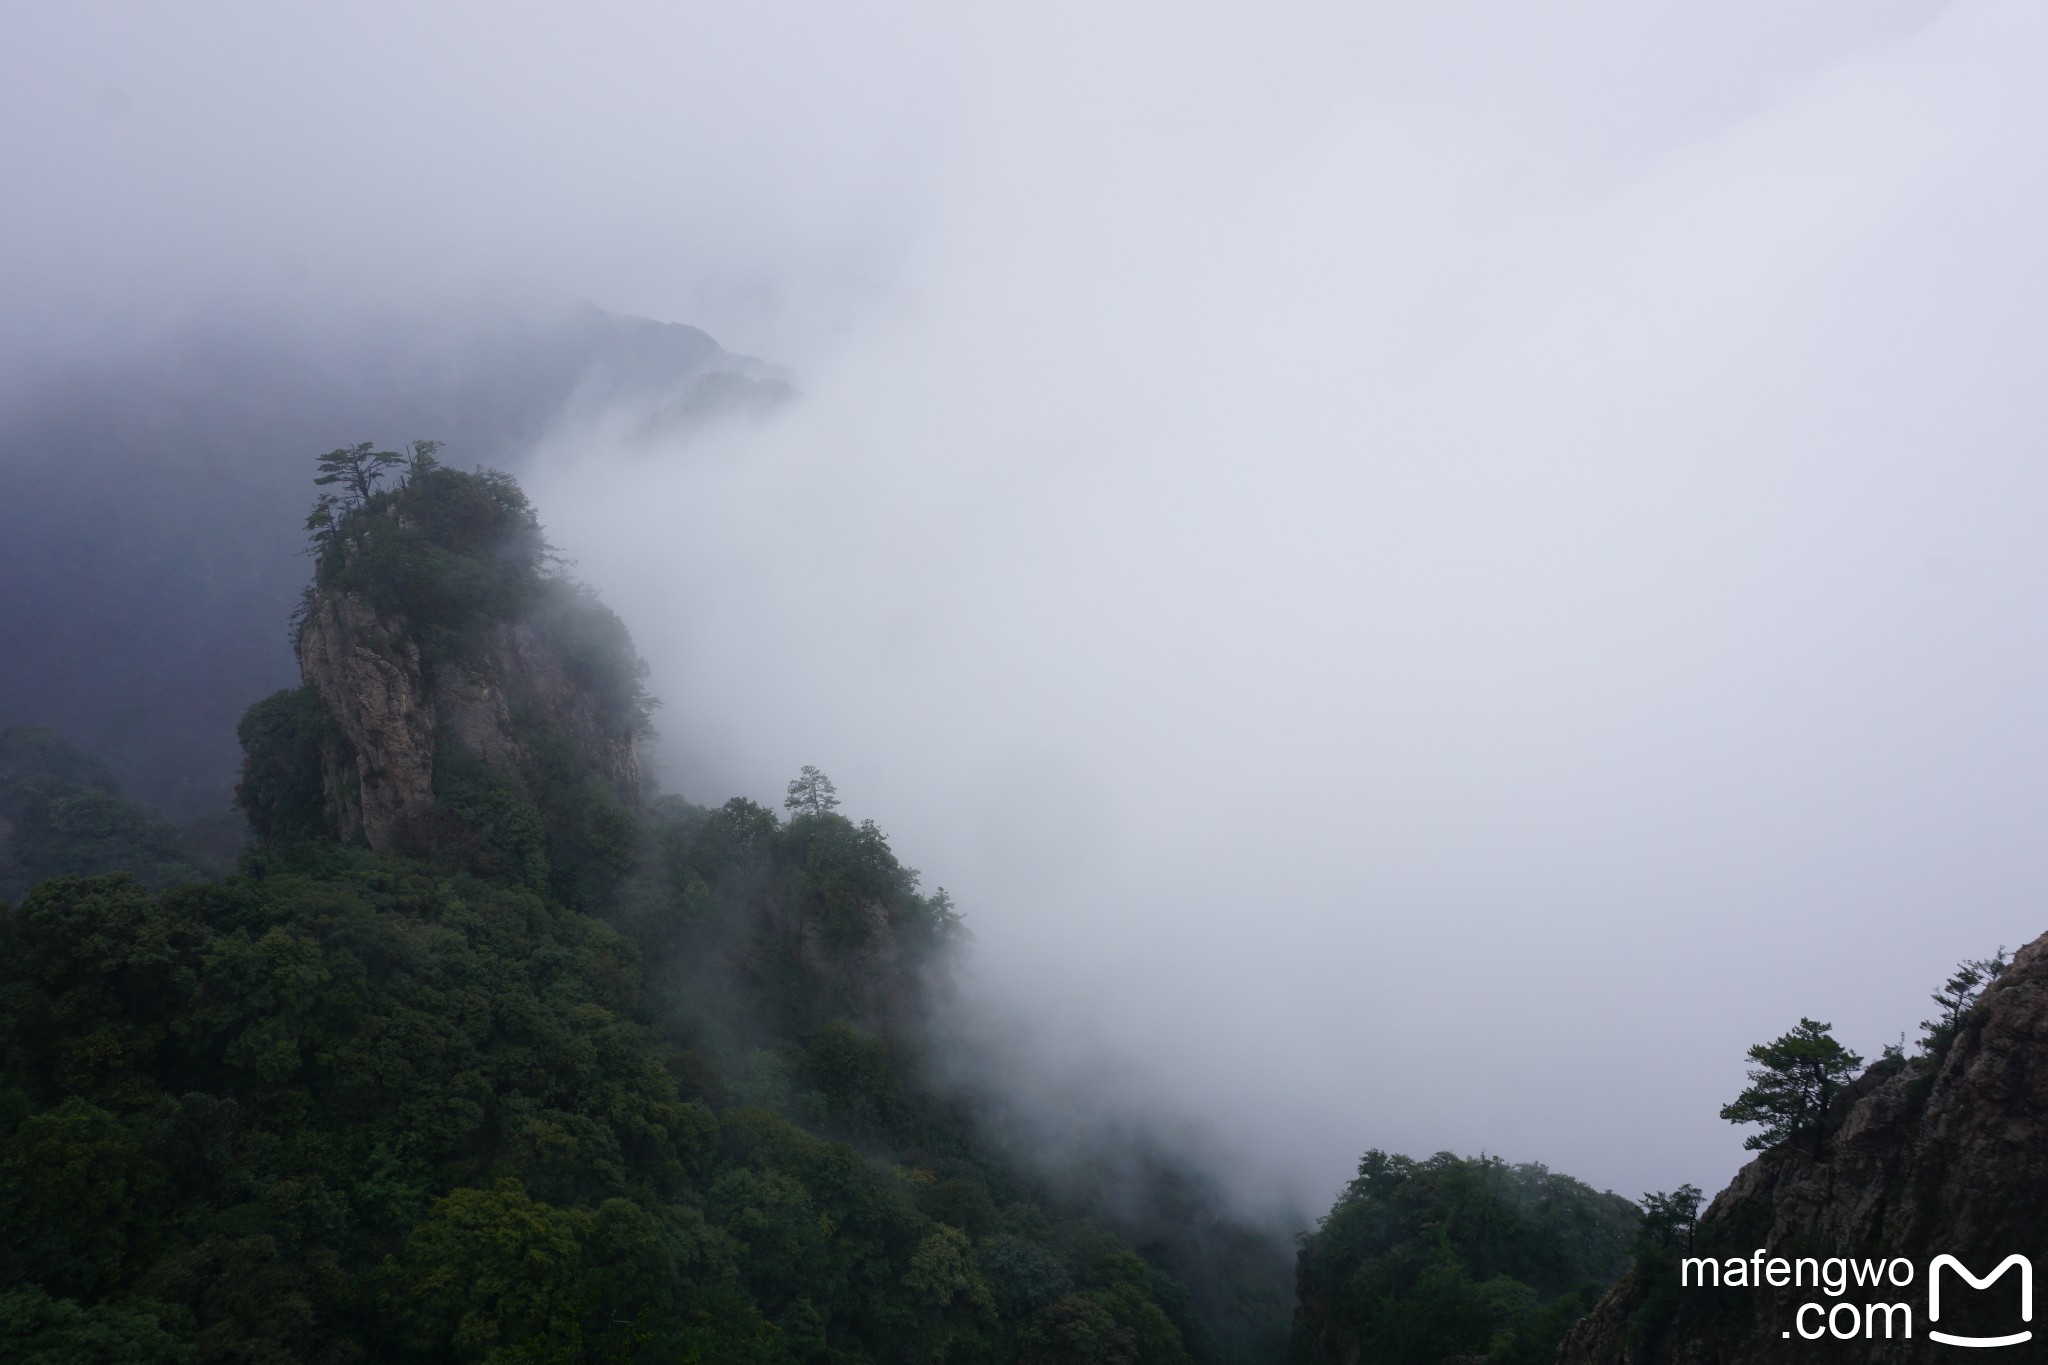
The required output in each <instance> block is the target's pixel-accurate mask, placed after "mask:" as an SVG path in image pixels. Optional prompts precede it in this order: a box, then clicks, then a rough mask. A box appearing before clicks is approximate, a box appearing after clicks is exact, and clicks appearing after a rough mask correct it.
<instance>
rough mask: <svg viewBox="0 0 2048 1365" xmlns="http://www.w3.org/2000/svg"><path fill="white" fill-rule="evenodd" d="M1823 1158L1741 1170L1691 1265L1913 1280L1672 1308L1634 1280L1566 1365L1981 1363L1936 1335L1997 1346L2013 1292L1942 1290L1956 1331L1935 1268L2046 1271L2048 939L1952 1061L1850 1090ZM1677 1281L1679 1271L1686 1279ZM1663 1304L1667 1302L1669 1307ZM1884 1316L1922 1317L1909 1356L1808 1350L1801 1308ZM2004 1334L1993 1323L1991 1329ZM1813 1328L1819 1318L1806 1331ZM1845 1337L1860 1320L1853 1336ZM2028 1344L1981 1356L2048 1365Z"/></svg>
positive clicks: (2021, 962)
mask: <svg viewBox="0 0 2048 1365" xmlns="http://www.w3.org/2000/svg"><path fill="white" fill-rule="evenodd" d="M1845 1098H1846V1102H1847V1112H1846V1113H1845V1114H1843V1116H1842V1126H1841V1128H1840V1129H1839V1131H1838V1132H1837V1133H1836V1135H1835V1138H1834V1141H1833V1144H1832V1148H1831V1150H1830V1151H1829V1153H1828V1155H1827V1157H1826V1159H1824V1160H1820V1161H1815V1160H1814V1159H1812V1157H1811V1156H1809V1155H1807V1154H1806V1153H1804V1152H1795V1151H1778V1152H1771V1153H1767V1154H1766V1155H1764V1156H1761V1157H1759V1158H1757V1159H1756V1160H1754V1161H1752V1162H1750V1163H1749V1165H1747V1166H1745V1167H1744V1168H1743V1169H1742V1171H1741V1172H1740V1173H1738V1174H1737V1176H1736V1177H1735V1179H1734V1181H1733V1182H1732V1183H1731V1184H1730V1185H1729V1186H1728V1188H1727V1189H1725V1190H1723V1191H1722V1192H1721V1193H1720V1194H1719V1195H1718V1196H1716V1197H1715V1199H1714V1200H1713V1202H1712V1203H1711V1204H1710V1205H1709V1206H1708V1208H1707V1209H1706V1211H1705V1212H1704V1213H1703V1214H1702V1216H1701V1219H1700V1223H1699V1227H1698V1231H1697V1233H1696V1235H1695V1245H1694V1252H1695V1253H1696V1254H1698V1255H1701V1256H1716V1257H1723V1258H1725V1257H1730V1256H1741V1257H1748V1256H1750V1255H1751V1254H1752V1252H1753V1251H1754V1250H1755V1249H1756V1248H1759V1247H1761V1248H1766V1249H1767V1252H1768V1254H1769V1255H1772V1256H1786V1257H1796V1256H1811V1257H1815V1258H1827V1257H1846V1258H1854V1259H1857V1260H1862V1259H1865V1258H1880V1257H1881V1258H1885V1259H1887V1260H1889V1259H1890V1258H1894V1257H1903V1258H1905V1259H1906V1260H1907V1261H1908V1262H1910V1263H1911V1266H1912V1267H1913V1276H1912V1280H1911V1283H1910V1285H1908V1286H1907V1287H1904V1288H1900V1287H1897V1286H1895V1285H1887V1286H1886V1287H1885V1289H1884V1290H1883V1291H1882V1293H1873V1292H1869V1291H1858V1290H1856V1289H1853V1288H1852V1289H1851V1290H1849V1291H1848V1292H1847V1293H1846V1294H1845V1295H1843V1296H1840V1297H1837V1296H1832V1295H1829V1294H1827V1293H1825V1292H1821V1291H1817V1290H1816V1289H1815V1288H1814V1287H1813V1286H1812V1285H1811V1284H1808V1285H1807V1286H1805V1287H1795V1286H1785V1287H1775V1288H1774V1287H1770V1286H1769V1285H1765V1286H1763V1287H1757V1288H1750V1287H1744V1288H1740V1289H1721V1290H1703V1289H1698V1288H1688V1289H1683V1290H1679V1291H1677V1297H1676V1298H1674V1297H1673V1291H1672V1289H1671V1287H1670V1286H1668V1285H1667V1286H1659V1285H1656V1284H1651V1283H1648V1282H1646V1276H1645V1272H1644V1270H1642V1269H1640V1268H1639V1269H1638V1270H1635V1271H1632V1272H1630V1274H1629V1275H1628V1276H1626V1277H1624V1278H1623V1279H1622V1281H1621V1282H1620V1283H1619V1284H1617V1285H1616V1286H1615V1288H1614V1290H1613V1291H1612V1292H1610V1293H1609V1294H1608V1296H1607V1297H1606V1298H1605V1299H1604V1300H1603V1301H1602V1302H1601V1303H1600V1305H1599V1306H1598V1307H1597V1308H1595V1310H1594V1311H1593V1312H1592V1313H1591V1314H1589V1315H1588V1316H1587V1317H1586V1318H1584V1319H1582V1320H1581V1321H1580V1322H1579V1323H1578V1325H1577V1326H1576V1327H1574V1328H1573V1330H1572V1332H1571V1334H1570V1335H1569V1336H1568V1337H1567V1338H1566V1339H1565V1342H1564V1344H1563V1346H1562V1348H1561V1349H1560V1352H1559V1356H1558V1360H1559V1362H1560V1365H1778V1363H1779V1362H1783V1363H1784V1365H1792V1363H1793V1362H1810V1361H1814V1360H1837V1359H1839V1360H1857V1361H1872V1362H1883V1363H1885V1365H1891V1363H1892V1362H1899V1363H1901V1365H1903V1363H1904V1362H1919V1361H1936V1360H1943V1359H1949V1360H1952V1359H1955V1358H1957V1357H1958V1356H1962V1355H1969V1354H1973V1353H1971V1352H1965V1351H1961V1350H1959V1349H1958V1348H1957V1347H1954V1346H1948V1345H1942V1344H1939V1343H1936V1342H1933V1341H1931V1340H1930V1339H1929V1338H1928V1336H1927V1332H1928V1329H1929V1327H1930V1325H1932V1326H1935V1327H1938V1328H1943V1329H1947V1330H1949V1331H1951V1332H1968V1331H1970V1330H1971V1329H1970V1327H1969V1326H1968V1325H1963V1326H1958V1325H1957V1324H1958V1323H1959V1322H1960V1323H1964V1324H1968V1323H1970V1322H1971V1321H1972V1315H1973V1314H1975V1315H1976V1317H1978V1318H1981V1319H1982V1320H1983V1323H1984V1324H1985V1326H1984V1327H1983V1328H1982V1330H1983V1331H1985V1332H1987V1333H1991V1332H1996V1331H1998V1330H2000V1326H1999V1325H1997V1324H2002V1330H2004V1331H2006V1332H2011V1331H2014V1330H2017V1329H2019V1328H2025V1327H2027V1326H2029V1324H2025V1323H2019V1322H2017V1303H2018V1291H2017V1286H2016V1284H2015V1281H2016V1279H2017V1276H2015V1275H2013V1274H2011V1273H2008V1274H2007V1275H2006V1276H2005V1278H2004V1281H2003V1283H2002V1285H2000V1286H1998V1287H1995V1289H1994V1290H1986V1291H1984V1292H1983V1293H1981V1294H1978V1293H1975V1292H1965V1291H1964V1290H1963V1289H1962V1287H1961V1285H1960V1282H1959V1281H1951V1282H1950V1283H1951V1284H1953V1285H1955V1286H1956V1288H1955V1289H1954V1290H1950V1289H1947V1288H1945V1289H1944V1294H1945V1295H1946V1296H1947V1297H1946V1298H1945V1302H1944V1309H1943V1318H1942V1320H1941V1321H1940V1322H1939V1323H1936V1324H1930V1323H1929V1322H1928V1321H1927V1316H1926V1308H1927V1306H1928V1303H1927V1279H1928V1271H1929V1264H1930V1262H1931V1261H1932V1259H1933V1258H1934V1257H1936V1256H1938V1255H1942V1254H1944V1253H1946V1254H1950V1255H1954V1256H1957V1257H1959V1258H1961V1259H1962V1260H1963V1261H1964V1262H1965V1263H1966V1264H1968V1265H1970V1266H1971V1267H1972V1268H1973V1269H1974V1270H1975V1271H1976V1272H1977V1273H1978V1274H1985V1273H1988V1272H1989V1271H1990V1270H1991V1269H1992V1268H1993V1267H1994V1266H1995V1265H1997V1264H1998V1263H1999V1262H2000V1261H2002V1260H2003V1259H2004V1258H2005V1257H2006V1256H2008V1255H2011V1254H2014V1253H2018V1254H2021V1255H2024V1256H2026V1257H2028V1258H2030V1260H2031V1264H2032V1269H2033V1272H2034V1273H2037V1274H2038V1273H2040V1272H2041V1271H2043V1270H2048V935H2044V936H2043V937H2042V938H2039V939H2036V940H2035V941H2034V942H2032V943H2030V944H2028V945H2027V946H2026V947H2025V948H2023V949H2021V950H2020V952H2019V954H2018V955H2017V956H2016V957H2015V958H2014V960H2013V962H2012V964H2011V965H2010V966H2009V967H2007V968H2006V970H2005V971H2004V972H2003V973H2001V974H2000V975H1999V976H1998V977H1997V978H1996V979H1995V980H1994V981H1993V982H1992V983H1991V984H1990V985H1988V986H1987V987H1986V988H1985V990H1984V993H1983V996H1982V997H1981V998H1980V1000H1979V1001H1978V1003H1977V1005H1976V1006H1975V1008H1974V1009H1973V1010H1972V1011H1971V1013H1970V1014H1969V1016H1968V1017H1967V1018H1966V1019H1965V1020H1964V1022H1963V1025H1962V1027H1961V1028H1960V1029H1959V1030H1958V1032H1957V1035H1956V1038H1955V1041H1954V1043H1953V1044H1952V1045H1951V1047H1950V1048H1949V1050H1948V1051H1947V1053H1946V1054H1945V1055H1944V1056H1942V1057H1941V1058H1940V1059H1939V1062H1938V1063H1936V1062H1934V1061H1930V1060H1927V1059H1919V1060H1915V1061H1913V1062H1910V1063H1908V1064H1907V1065H1906V1066H1905V1067H1903V1068H1902V1069H1897V1070H1895V1072H1894V1073H1893V1074H1889V1075H1885V1074H1882V1073H1881V1072H1879V1071H1877V1070H1873V1071H1872V1072H1871V1073H1868V1074H1866V1076H1865V1077H1864V1078H1863V1079H1862V1080H1861V1081H1859V1082H1858V1083H1857V1085H1856V1086H1855V1087H1852V1090H1851V1093H1850V1094H1849V1095H1848V1096H1846V1097H1845ZM1673 1273H1674V1274H1675V1271H1674V1272H1673ZM1660 1298H1661V1303H1660V1302H1659V1300H1660ZM1879 1298H1882V1299H1887V1300H1891V1301H1895V1302H1904V1303H1906V1304H1908V1305H1909V1306H1910V1307H1911V1309H1912V1311H1913V1318H1914V1322H1913V1330H1914V1335H1913V1337H1912V1339H1910V1340H1907V1339H1904V1338H1902V1337H1893V1338H1890V1339H1886V1338H1884V1337H1882V1336H1879V1337H1877V1338H1876V1339H1865V1338H1864V1337H1862V1336H1858V1337H1857V1338H1856V1339H1853V1340H1837V1339H1836V1338H1835V1337H1834V1336H1832V1335H1829V1336H1824V1337H1822V1338H1819V1339H1811V1340H1809V1339H1804V1338H1802V1337H1801V1336H1800V1335H1799V1333H1798V1332H1797V1331H1795V1330H1793V1329H1794V1326H1795V1316H1796V1314H1797V1313H1798V1311H1799V1308H1800V1306H1801V1305H1802V1304H1804V1303H1808V1302H1816V1301H1817V1302H1819V1303H1820V1304H1821V1305H1822V1306H1823V1309H1826V1308H1829V1307H1832V1306H1833V1305H1834V1304H1836V1303H1840V1302H1856V1303H1862V1302H1865V1301H1870V1300H1874V1299H1879ZM1994 1320H1997V1324H1994ZM1817 1321H1818V1317H1817V1315H1813V1314H1809V1316H1808V1318H1807V1319H1806V1324H1805V1325H1806V1326H1807V1327H1808V1328H1809V1329H1811V1328H1813V1327H1814V1325H1815V1324H1816V1322H1817ZM1841 1321H1842V1323H1843V1325H1845V1326H1846V1321H1847V1315H1846V1314H1844V1315H1843V1316H1842V1319H1841ZM2031 1329H2032V1331H2033V1334H2034V1337H2033V1340H2032V1341H2031V1342H2029V1343H2024V1344H2020V1345H2019V1346H2018V1347H2017V1348H2016V1349H2002V1350H1991V1351H1983V1352H1977V1353H1974V1354H1977V1355H1981V1356H1983V1357H1985V1358H1988V1359H2012V1360H2015V1361H2017V1360H2023V1359H2024V1360H2044V1359H2048V1319H2043V1318H2042V1317H2041V1316H2040V1315H2038V1314H2037V1316H2036V1319H2035V1321H2034V1322H2033V1323H2032V1324H2031Z"/></svg>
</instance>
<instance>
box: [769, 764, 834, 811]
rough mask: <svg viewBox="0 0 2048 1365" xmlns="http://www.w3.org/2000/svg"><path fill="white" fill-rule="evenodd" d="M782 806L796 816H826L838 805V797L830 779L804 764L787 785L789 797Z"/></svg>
mask: <svg viewBox="0 0 2048 1365" xmlns="http://www.w3.org/2000/svg"><path fill="white" fill-rule="evenodd" d="M782 805H783V808H784V809H785V810H790V811H794V812H795V813H796V814H798V815H828V814H830V813H831V812H832V811H833V810H834V809H835V808H836V807H837V806H838V805H839V797H838V796H837V795H836V794H835V788H834V787H833V786H832V779H831V778H829V777H827V776H825V774H823V773H821V772H819V771H818V770H817V769H816V768H813V767H812V766H811V765H810V764H808V763H806V764H804V767H803V771H802V772H800V773H798V774H797V777H796V780H795V781H794V782H791V783H790V784H789V796H788V798H787V799H785V800H784V801H783V803H782Z"/></svg>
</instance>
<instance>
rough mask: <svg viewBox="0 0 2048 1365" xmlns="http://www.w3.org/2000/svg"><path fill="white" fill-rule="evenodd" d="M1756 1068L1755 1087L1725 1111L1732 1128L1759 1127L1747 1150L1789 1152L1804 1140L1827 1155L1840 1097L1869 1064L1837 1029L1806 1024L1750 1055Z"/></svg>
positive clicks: (1747, 1142) (1805, 1021) (1810, 1021)
mask: <svg viewBox="0 0 2048 1365" xmlns="http://www.w3.org/2000/svg"><path fill="white" fill-rule="evenodd" d="M1749 1059H1750V1061H1752V1062H1754V1063H1755V1065H1754V1066H1752V1067H1751V1068H1750V1070H1749V1085H1748V1087H1747V1088H1746V1089H1744V1090H1743V1092H1742V1093H1741V1094H1740V1095H1737V1096H1736V1097H1735V1099H1734V1100H1733V1101H1731V1102H1730V1103H1728V1104H1725V1105H1723V1106H1722V1107H1721V1117H1722V1118H1724V1119H1726V1120H1728V1121H1729V1122H1730V1123H1754V1124H1758V1125H1760V1126H1761V1129H1762V1131H1760V1132H1756V1133H1752V1134H1750V1135H1749V1136H1748V1137H1747V1138H1746V1139H1744V1141H1743V1144H1742V1145H1743V1146H1744V1147H1746V1148H1748V1149H1750V1150H1751V1151H1760V1150H1768V1149H1771V1148H1776V1147H1783V1146H1786V1145H1788V1144H1790V1143H1792V1142H1795V1141H1797V1140H1799V1139H1800V1138H1802V1137H1804V1138H1808V1139H1810V1140H1811V1141H1812V1143H1813V1155H1814V1156H1815V1157H1816V1158H1818V1157H1820V1156H1821V1155H1822V1152H1823V1150H1824V1144H1825V1142H1826V1139H1827V1133H1828V1110H1829V1107H1830V1105H1831V1104H1832V1103H1833V1101H1834V1097H1835V1092H1836V1091H1837V1090H1839V1089H1840V1088H1841V1086H1842V1085H1843V1084H1844V1083H1845V1082H1847V1081H1848V1080H1849V1078H1850V1077H1852V1076H1854V1075H1855V1074H1856V1069H1857V1068H1858V1067H1860V1066H1862V1065H1863V1059H1862V1058H1861V1057H1859V1056H1857V1055H1856V1054H1855V1053H1853V1052H1851V1051H1849V1049H1847V1048H1845V1047H1843V1046H1842V1045H1841V1043H1839V1042H1837V1041H1836V1040H1835V1037H1834V1033H1833V1026H1832V1025H1830V1024H1823V1023H1820V1022H1818V1021H1816V1020H1813V1019H1801V1020H1800V1021H1799V1024H1798V1026H1797V1027H1796V1028H1794V1029H1792V1030H1791V1031H1790V1032H1788V1033H1785V1034H1783V1035H1781V1036H1779V1037H1777V1038H1774V1039H1772V1040H1771V1041H1770V1042H1768V1043H1758V1044H1757V1045H1756V1046H1755V1047H1752V1048H1751V1049H1750V1050H1749Z"/></svg>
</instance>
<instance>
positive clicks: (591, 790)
mask: <svg viewBox="0 0 2048 1365" xmlns="http://www.w3.org/2000/svg"><path fill="white" fill-rule="evenodd" d="M330 466H332V467H333V468H335V469H339V470H342V471H343V473H342V474H338V475H336V477H335V479H330V480H328V482H329V483H334V482H336V481H337V480H341V479H344V478H345V479H346V480H348V481H349V483H350V484H353V485H354V487H353V491H352V495H351V496H349V497H347V498H343V497H340V496H335V495H329V496H327V497H323V498H322V500H321V502H320V503H319V504H318V505H317V506H316V507H315V508H314V512H313V515H312V518H311V519H310V520H309V522H308V525H309V527H310V528H311V529H312V530H313V531H314V552H315V559H316V566H315V570H314V576H313V582H312V584H311V585H310V586H309V587H308V589H307V591H306V595H305V598H304V601H303V604H302V607H301V610H300V614H299V617H298V623H297V632H296V644H297V651H298V662H299V670H300V675H301V677H302V679H303V681H302V684H301V686H300V687H299V688H298V689H297V690H295V691H292V692H281V693H278V694H277V695H276V696H273V697H271V698H269V699H268V700H266V701H264V702H262V703H259V704H258V705H257V706H255V707H253V708H251V710H250V712H249V714H248V715H247V716H246V717H245V718H244V720H243V724H242V727H241V735H242V741H243V746H244V751H245V762H244V767H243V781H242V785H241V787H240V789H239V791H240V796H241V799H242V804H243V807H244V809H245V810H246V811H247V812H248V814H249V818H250V821H251V824H252V825H253V826H254V828H255V830H256V833H257V835H258V837H259V838H260V839H261V840H262V841H263V842H264V843H266V844H268V845H271V846H273V847H285V846H288V845H290V844H292V843H293V842H294V841H296V840H300V839H304V838H307V837H320V836H325V837H328V838H332V839H338V840H340V841H341V842H343V843H362V844H367V845H368V846H369V847H370V848H372V849H374V850H376V851H378V852H381V853H402V854H406V855H409V856H414V857H424V858H429V859H433V860H437V861H442V862H446V863H453V864H459V865H462V866H466V867H468V868H469V869H470V870H472V871H474V872H477V873H479V874H480V875H486V876H507V877H510V878H512V879H514V880H518V881H524V882H526V883H527V884H529V885H531V886H533V887H535V888H536V889H539V888H540V887H542V886H543V885H551V886H552V887H553V889H554V891H555V892H556V893H557V894H559V895H561V896H563V897H564V898H566V899H568V900H569V901H571V902H572V903H580V902H582V901H584V900H588V899H589V898H590V897H592V896H594V895H596V894H598V893H599V891H600V889H601V887H602V886H603V885H604V884H606V882H607V880H608V879H611V878H615V877H616V876H617V875H619V874H620V873H621V872H622V871H623V868H624V866H625V865H626V862H627V861H628V853H629V848H630V845H631V841H632V837H633V827H634V817H633V812H634V811H635V810H636V809H637V808H638V807H639V806H640V805H641V802H642V797H643V785H644V784H643V778H642V772H641V765H640V756H639V747H638V746H639V740H640V737H641V735H642V734H644V733H645V731H646V726H647V718H648V712H649V708H650V707H651V705H652V702H651V701H650V700H649V699H648V697H647V696H646V694H645V693H644V691H643V690H642V688H641V680H642V678H643V677H644V675H645V672H646V669H645V666H644V665H643V664H642V663H641V662H640V659H639V656H638V655H637V654H636V653H635V652H634V649H633V644H632V640H631V639H630V638H629V637H628V636H627V634H626V630H625V627H624V626H623V625H622V624H621V623H620V622H619V620H618V618H617V617H616V616H614V615H613V614H612V613H611V612H609V611H608V610H606V609H605V607H604V606H603V605H602V604H601V603H599V602H598V601H597V600H596V598H595V597H594V596H593V595H592V594H591V593H589V592H588V591H587V590H585V589H583V588H582V587H580V586H578V585H577V584H576V583H574V582H573V581H571V580H570V579H568V578H566V577H565V576H564V575H562V574H561V573H560V571H559V569H558V567H557V565H556V562H555V560H554V558H553V554H552V551H551V550H550V549H549V548H548V545H547V543H546V541H545V539H544V538H543V537H542V535H541V530H540V526H539V523H538V522H537V521H536V519H535V517H534V515H533V511H532V508H531V507H530V506H529V505H528V503H527V501H526V498H525V495H524V494H523V493H521V492H520V490H519V487H518V485H517V484H516V483H514V482H513V481H512V480H511V479H510V478H508V477H506V476H504V475H502V474H495V473H491V472H489V471H477V472H475V473H458V472H456V471H454V470H450V469H447V468H444V467H442V466H441V465H440V464H439V463H438V462H437V461H436V460H435V459H434V448H433V447H432V446H430V445H423V446H418V447H415V449H414V451H413V455H412V457H411V458H410V461H409V462H408V461H405V460H403V459H402V457H400V456H397V455H386V454H382V453H379V452H374V451H371V450H370V448H369V447H368V446H363V447H360V448H356V449H352V450H343V451H337V452H335V453H334V455H333V456H331V457H328V459H327V461H326V463H323V465H322V468H329V467H330ZM399 466H402V467H403V468H404V473H403V475H402V476H400V477H398V478H397V479H396V480H395V486H393V487H389V488H381V487H378V486H377V485H378V483H379V482H380V481H381V480H382V479H383V478H384V477H386V476H388V475H389V474H390V472H391V470H392V469H393V468H394V467H399ZM344 486H348V485H346V484H345V485H344Z"/></svg>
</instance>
